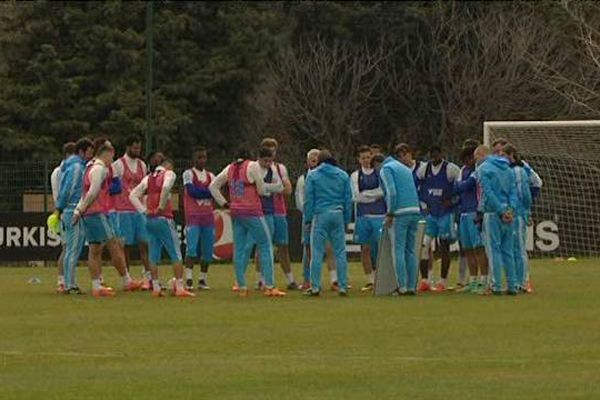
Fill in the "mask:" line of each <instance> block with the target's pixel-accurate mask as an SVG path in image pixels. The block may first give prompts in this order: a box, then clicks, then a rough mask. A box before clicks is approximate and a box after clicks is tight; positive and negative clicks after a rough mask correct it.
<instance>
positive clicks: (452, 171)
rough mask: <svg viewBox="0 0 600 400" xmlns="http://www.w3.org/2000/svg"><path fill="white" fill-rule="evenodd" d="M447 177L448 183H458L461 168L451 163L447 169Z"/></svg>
mask: <svg viewBox="0 0 600 400" xmlns="http://www.w3.org/2000/svg"><path fill="white" fill-rule="evenodd" d="M446 177H447V178H448V182H456V181H458V180H459V179H460V168H459V167H458V165H456V164H454V163H451V162H449V163H448V167H447V168H446Z"/></svg>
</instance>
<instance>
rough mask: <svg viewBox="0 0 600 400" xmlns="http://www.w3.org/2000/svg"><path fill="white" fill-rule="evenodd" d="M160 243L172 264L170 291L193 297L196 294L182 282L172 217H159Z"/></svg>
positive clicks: (179, 251) (178, 251)
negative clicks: (172, 278) (186, 288)
mask: <svg viewBox="0 0 600 400" xmlns="http://www.w3.org/2000/svg"><path fill="white" fill-rule="evenodd" d="M159 222H160V234H159V238H160V241H161V244H162V245H163V247H164V248H165V250H166V251H167V254H168V256H169V259H170V260H171V263H172V264H173V277H174V280H173V284H172V285H171V291H172V293H173V295H175V296H177V297H195V296H196V295H195V294H193V293H191V292H189V291H187V290H185V287H184V284H183V258H182V256H181V243H180V241H179V236H178V235H177V229H176V228H175V221H173V220H172V219H165V218H159Z"/></svg>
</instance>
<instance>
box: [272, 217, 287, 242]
mask: <svg viewBox="0 0 600 400" xmlns="http://www.w3.org/2000/svg"><path fill="white" fill-rule="evenodd" d="M271 239H272V240H273V244H274V245H276V246H287V244H288V243H289V241H290V239H289V232H288V220H287V216H286V215H274V216H273V230H272V231H271Z"/></svg>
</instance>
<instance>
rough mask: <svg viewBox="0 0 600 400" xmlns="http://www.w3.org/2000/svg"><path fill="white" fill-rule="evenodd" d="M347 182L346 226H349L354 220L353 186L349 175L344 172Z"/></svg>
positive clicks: (345, 191)
mask: <svg viewBox="0 0 600 400" xmlns="http://www.w3.org/2000/svg"><path fill="white" fill-rule="evenodd" d="M344 175H345V178H346V181H345V184H344V225H348V224H349V223H350V220H351V219H352V208H353V207H352V184H351V183H350V178H349V177H348V174H346V173H345V172H344Z"/></svg>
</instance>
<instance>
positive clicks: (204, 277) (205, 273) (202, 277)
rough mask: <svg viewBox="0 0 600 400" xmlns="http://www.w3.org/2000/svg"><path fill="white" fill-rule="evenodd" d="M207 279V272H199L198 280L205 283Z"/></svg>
mask: <svg viewBox="0 0 600 400" xmlns="http://www.w3.org/2000/svg"><path fill="white" fill-rule="evenodd" d="M207 278H208V272H200V278H199V279H200V280H201V281H204V282H206V279H207Z"/></svg>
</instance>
